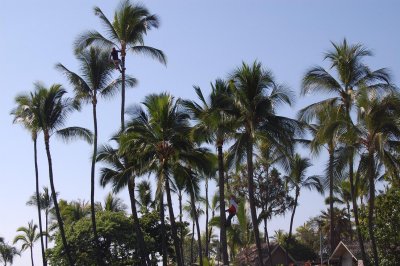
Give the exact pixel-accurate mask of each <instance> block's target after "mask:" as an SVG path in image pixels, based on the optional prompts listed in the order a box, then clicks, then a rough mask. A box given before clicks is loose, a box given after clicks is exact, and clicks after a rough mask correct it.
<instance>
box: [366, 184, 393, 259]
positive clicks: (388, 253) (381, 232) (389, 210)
mask: <svg viewBox="0 0 400 266" xmlns="http://www.w3.org/2000/svg"><path fill="white" fill-rule="evenodd" d="M399 201H400V190H399V189H398V188H396V187H392V188H390V189H388V190H387V191H386V193H384V194H381V195H379V196H377V198H376V203H375V213H376V216H375V227H374V232H375V237H376V244H377V247H378V255H379V260H380V263H381V265H389V266H390V265H397V262H398V261H400V231H399V228H400V208H399ZM367 217H368V210H367V207H365V208H363V209H362V217H361V218H362V219H361V221H360V223H361V225H362V230H363V233H364V235H365V237H366V239H369V236H368V221H367Z"/></svg>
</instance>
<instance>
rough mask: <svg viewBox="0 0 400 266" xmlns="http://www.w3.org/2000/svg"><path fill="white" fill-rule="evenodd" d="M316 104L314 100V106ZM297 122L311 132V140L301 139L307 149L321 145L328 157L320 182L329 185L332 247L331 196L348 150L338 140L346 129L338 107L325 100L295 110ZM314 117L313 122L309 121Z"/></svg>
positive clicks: (316, 151)
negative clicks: (304, 124) (319, 105)
mask: <svg viewBox="0 0 400 266" xmlns="http://www.w3.org/2000/svg"><path fill="white" fill-rule="evenodd" d="M318 104H319V103H317V105H318ZM298 118H299V120H300V121H303V122H306V123H308V125H307V128H308V130H309V132H310V133H311V135H312V137H313V138H312V140H311V141H309V142H308V141H307V142H306V141H303V143H305V144H306V145H307V146H308V147H309V148H310V150H311V153H312V154H315V155H318V154H319V153H320V152H321V150H322V149H323V148H325V149H326V150H327V151H328V155H329V159H328V164H327V168H326V170H325V172H326V176H324V179H323V184H324V188H329V205H330V207H329V210H330V212H331V217H332V219H330V228H331V229H330V237H329V238H330V249H331V251H333V249H334V248H335V247H336V246H337V244H338V243H339V242H338V241H337V239H335V238H334V237H335V234H334V220H333V219H334V216H333V210H334V208H333V203H334V202H333V198H334V195H333V194H334V188H335V187H334V184H336V183H337V182H338V181H339V180H342V178H343V171H344V168H345V164H346V158H348V156H343V155H344V154H345V153H346V152H347V151H348V149H346V147H343V146H342V145H341V143H340V138H341V135H342V134H343V131H345V129H346V122H345V119H344V117H343V113H342V112H340V109H338V108H336V107H335V106H332V105H331V104H329V103H324V104H321V107H320V108H317V110H314V109H313V108H310V106H308V107H305V108H303V109H301V110H300V111H299V113H298ZM312 120H315V124H310V122H311V121H312Z"/></svg>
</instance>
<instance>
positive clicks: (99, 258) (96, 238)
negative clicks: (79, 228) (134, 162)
mask: <svg viewBox="0 0 400 266" xmlns="http://www.w3.org/2000/svg"><path fill="white" fill-rule="evenodd" d="M96 105H97V99H96V90H95V92H94V96H93V99H92V108H93V109H92V111H93V129H94V136H93V155H92V166H91V169H90V211H91V214H92V215H91V216H92V217H91V218H92V229H93V238H94V243H95V245H96V261H97V264H98V265H103V259H102V258H103V255H102V252H101V251H100V243H99V236H98V234H97V226H96V211H95V208H94V205H95V202H94V189H95V186H94V183H95V177H94V175H95V170H96V169H95V168H96V157H97V135H98V132H97V115H96Z"/></svg>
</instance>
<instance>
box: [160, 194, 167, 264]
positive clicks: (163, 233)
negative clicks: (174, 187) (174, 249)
mask: <svg viewBox="0 0 400 266" xmlns="http://www.w3.org/2000/svg"><path fill="white" fill-rule="evenodd" d="M160 219H161V242H162V243H161V246H162V260H163V266H167V264H168V251H167V232H166V230H165V212H164V195H163V192H161V193H160Z"/></svg>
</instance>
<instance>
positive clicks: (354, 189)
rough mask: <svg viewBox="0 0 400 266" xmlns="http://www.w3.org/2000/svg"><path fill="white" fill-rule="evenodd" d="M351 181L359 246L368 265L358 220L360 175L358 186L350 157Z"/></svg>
mask: <svg viewBox="0 0 400 266" xmlns="http://www.w3.org/2000/svg"><path fill="white" fill-rule="evenodd" d="M349 179H350V192H351V200H352V202H353V212H354V221H355V223H356V230H357V237H358V244H359V246H360V250H361V257H362V259H363V261H364V262H365V263H367V255H366V253H365V249H364V240H363V236H362V234H361V228H360V222H359V220H358V206H357V193H356V185H357V184H358V174H357V176H356V184H355V183H354V173H353V157H352V156H350V160H349Z"/></svg>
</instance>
